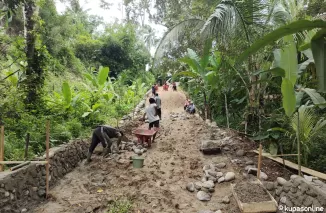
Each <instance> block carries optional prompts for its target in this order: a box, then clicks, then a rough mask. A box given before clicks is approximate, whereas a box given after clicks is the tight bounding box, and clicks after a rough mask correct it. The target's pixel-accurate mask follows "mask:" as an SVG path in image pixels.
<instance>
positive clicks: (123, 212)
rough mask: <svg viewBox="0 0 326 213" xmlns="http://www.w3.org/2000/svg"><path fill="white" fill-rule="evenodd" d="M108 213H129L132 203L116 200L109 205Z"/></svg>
mask: <svg viewBox="0 0 326 213" xmlns="http://www.w3.org/2000/svg"><path fill="white" fill-rule="evenodd" d="M108 208H109V210H108V211H107V213H129V212H130V211H131V208H132V203H131V202H130V201H129V200H116V201H114V202H113V203H111V204H109V206H108Z"/></svg>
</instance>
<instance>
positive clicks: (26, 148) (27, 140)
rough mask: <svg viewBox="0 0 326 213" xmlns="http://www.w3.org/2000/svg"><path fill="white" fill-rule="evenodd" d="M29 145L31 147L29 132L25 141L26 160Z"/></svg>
mask: <svg viewBox="0 0 326 213" xmlns="http://www.w3.org/2000/svg"><path fill="white" fill-rule="evenodd" d="M28 145H29V132H28V133H27V135H26V140H25V156H24V157H25V160H27V158H28Z"/></svg>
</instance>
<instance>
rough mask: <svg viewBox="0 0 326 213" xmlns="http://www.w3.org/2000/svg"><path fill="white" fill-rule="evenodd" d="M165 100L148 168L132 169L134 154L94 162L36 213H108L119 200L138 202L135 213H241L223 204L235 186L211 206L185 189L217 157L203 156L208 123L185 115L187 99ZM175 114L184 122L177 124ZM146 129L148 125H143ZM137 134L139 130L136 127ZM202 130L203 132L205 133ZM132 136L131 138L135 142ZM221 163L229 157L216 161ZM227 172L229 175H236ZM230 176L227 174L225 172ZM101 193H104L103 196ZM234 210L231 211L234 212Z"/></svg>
mask: <svg viewBox="0 0 326 213" xmlns="http://www.w3.org/2000/svg"><path fill="white" fill-rule="evenodd" d="M159 94H160V96H161V99H162V116H163V117H162V121H161V126H162V130H161V132H160V134H159V135H160V136H159V137H158V138H157V140H156V142H155V143H154V144H153V145H152V147H151V148H150V149H149V150H148V152H147V153H145V154H144V156H145V162H144V164H145V165H144V168H142V169H133V168H132V166H131V165H130V164H129V157H130V156H132V155H134V154H133V153H131V152H124V153H122V154H121V155H120V156H121V159H125V161H123V160H122V161H119V162H116V161H115V160H110V159H103V158H101V157H99V156H97V157H94V159H93V161H92V162H91V164H90V165H83V164H82V165H81V166H79V167H78V168H76V169H75V170H74V171H72V172H71V173H69V174H68V175H66V176H65V177H64V178H63V179H62V180H61V181H60V182H59V183H58V184H57V186H55V187H54V188H53V189H52V190H51V192H50V193H51V195H52V197H53V198H52V199H51V200H49V201H47V202H46V203H43V204H41V205H39V206H38V207H37V208H35V209H34V210H33V211H32V212H35V213H41V212H42V213H50V212H51V213H61V212H72V213H73V212H78V213H81V212H91V210H92V209H93V210H94V209H96V210H95V211H94V212H105V207H106V206H107V204H108V202H110V201H112V200H115V199H125V198H127V199H130V200H132V201H133V212H137V211H138V210H139V211H140V212H141V213H146V212H148V213H149V212H151V213H162V212H163V213H172V212H179V213H197V212H198V211H200V210H217V209H225V211H224V212H238V210H237V207H236V204H235V201H234V200H233V199H231V204H229V205H228V206H226V205H224V204H221V203H220V201H221V200H222V198H223V197H224V196H226V195H230V194H231V191H230V187H229V184H230V183H222V184H218V185H216V187H215V190H216V191H215V193H214V194H213V196H212V200H211V201H210V202H201V201H199V200H197V198H196V194H195V193H190V192H188V191H187V190H186V189H185V186H186V184H187V183H188V182H191V181H197V180H200V179H201V177H202V175H203V171H202V167H203V165H204V164H205V163H210V162H211V159H212V157H207V156H203V155H202V154H201V152H200V151H199V144H200V141H201V139H202V138H206V139H207V138H209V134H210V132H209V130H208V129H207V128H206V127H205V124H204V122H203V121H201V120H199V119H198V118H197V117H196V116H194V115H191V116H190V115H186V114H184V112H183V104H184V101H185V96H184V94H183V93H181V92H172V91H162V88H160V92H159ZM170 113H179V115H181V114H184V117H185V116H188V117H189V119H182V118H183V117H181V116H179V117H178V118H176V119H173V120H175V121H173V120H172V119H171V117H170ZM143 126H144V127H147V124H144V125H143ZM135 128H136V127H135ZM202 129H203V130H202ZM130 134H131V133H130V132H128V133H127V135H128V136H129V138H130V136H131V135H130ZM215 158H220V160H221V162H226V161H229V160H228V158H227V157H225V156H223V155H221V156H215ZM232 170H233V169H232V168H230V167H229V168H228V171H232ZM224 172H225V171H224ZM98 189H102V190H103V192H101V193H98V192H97V191H98ZM230 207H231V208H230Z"/></svg>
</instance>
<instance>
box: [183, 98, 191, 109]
mask: <svg viewBox="0 0 326 213" xmlns="http://www.w3.org/2000/svg"><path fill="white" fill-rule="evenodd" d="M189 103H190V101H189V98H187V99H186V101H185V104H184V105H183V109H184V110H186V109H187V107H188V106H189Z"/></svg>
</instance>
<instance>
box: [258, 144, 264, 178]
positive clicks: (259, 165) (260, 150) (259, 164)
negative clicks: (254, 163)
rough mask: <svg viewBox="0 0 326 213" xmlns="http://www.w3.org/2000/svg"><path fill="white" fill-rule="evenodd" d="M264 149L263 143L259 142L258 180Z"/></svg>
mask: <svg viewBox="0 0 326 213" xmlns="http://www.w3.org/2000/svg"><path fill="white" fill-rule="evenodd" d="M262 149H263V146H262V145H261V144H259V155H258V169H257V178H258V180H259V179H260V168H261V156H262Z"/></svg>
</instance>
